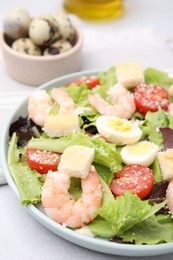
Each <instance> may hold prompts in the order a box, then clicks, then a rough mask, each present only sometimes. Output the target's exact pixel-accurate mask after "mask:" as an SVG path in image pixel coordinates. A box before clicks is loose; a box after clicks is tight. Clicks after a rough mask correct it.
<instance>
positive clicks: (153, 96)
mask: <svg viewBox="0 0 173 260" xmlns="http://www.w3.org/2000/svg"><path fill="white" fill-rule="evenodd" d="M168 99H169V94H168V92H167V91H166V90H165V89H164V88H162V87H159V86H156V85H153V84H150V85H146V84H141V85H139V86H137V87H136V88H135V91H134V100H135V104H136V109H137V110H138V111H139V112H140V113H142V114H144V115H145V114H146V113H147V112H148V111H151V112H156V111H158V109H159V108H161V109H164V110H168V105H169V100H168Z"/></svg>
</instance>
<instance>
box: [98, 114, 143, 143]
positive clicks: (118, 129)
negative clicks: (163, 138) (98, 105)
mask: <svg viewBox="0 0 173 260" xmlns="http://www.w3.org/2000/svg"><path fill="white" fill-rule="evenodd" d="M96 128H97V130H98V132H99V134H100V135H102V136H103V137H104V138H105V139H106V140H107V141H108V142H110V143H114V144H116V145H126V144H134V143H136V142H137V141H138V140H139V139H140V138H141V135H142V131H141V129H140V128H139V127H138V126H137V124H135V123H133V122H131V121H129V120H127V119H122V118H119V117H115V116H100V117H98V118H97V120H96Z"/></svg>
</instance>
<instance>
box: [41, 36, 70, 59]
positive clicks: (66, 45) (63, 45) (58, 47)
mask: <svg viewBox="0 0 173 260" xmlns="http://www.w3.org/2000/svg"><path fill="white" fill-rule="evenodd" d="M71 48H72V45H71V43H70V42H68V41H66V40H64V39H61V40H58V41H56V42H54V43H53V44H51V45H50V46H49V47H47V48H46V49H45V51H44V53H43V55H44V56H48V55H56V54H60V53H63V52H66V51H68V50H70V49H71Z"/></svg>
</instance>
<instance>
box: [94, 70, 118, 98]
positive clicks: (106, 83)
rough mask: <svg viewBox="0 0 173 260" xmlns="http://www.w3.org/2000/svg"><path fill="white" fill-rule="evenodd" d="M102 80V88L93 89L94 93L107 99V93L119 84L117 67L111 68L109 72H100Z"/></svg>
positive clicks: (99, 75)
mask: <svg viewBox="0 0 173 260" xmlns="http://www.w3.org/2000/svg"><path fill="white" fill-rule="evenodd" d="M98 77H99V79H100V83H101V84H100V86H97V87H96V88H93V89H92V93H97V94H99V95H100V96H101V97H103V98H104V99H106V98H107V91H108V89H110V88H111V87H113V86H114V85H115V83H117V79H116V74H115V67H111V68H110V69H109V70H108V71H107V72H100V73H99V74H98Z"/></svg>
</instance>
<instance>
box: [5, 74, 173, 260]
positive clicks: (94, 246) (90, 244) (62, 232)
mask: <svg viewBox="0 0 173 260" xmlns="http://www.w3.org/2000/svg"><path fill="white" fill-rule="evenodd" d="M97 73H98V71H85V72H78V73H73V74H71V75H68V76H63V77H61V78H58V79H55V80H53V81H50V82H48V83H46V84H44V85H42V86H41V87H40V88H39V89H46V90H48V89H51V88H52V87H53V86H54V87H60V86H63V85H65V84H66V83H67V82H70V81H72V80H74V79H78V78H80V77H81V76H85V75H86V76H89V75H93V74H97ZM37 90H38V88H37ZM26 115H27V99H26V100H25V101H24V102H23V103H22V104H21V105H20V106H19V107H18V108H17V109H16V110H15V111H14V112H13V114H12V115H11V116H10V117H9V118H8V119H7V120H6V123H5V126H4V129H3V133H2V136H1V163H2V168H3V172H4V175H5V178H6V180H7V182H8V184H9V186H10V187H11V188H12V190H13V191H14V193H15V194H16V195H17V196H18V198H19V193H18V190H17V187H16V185H15V183H14V181H13V178H12V176H11V174H10V172H9V169H8V165H7V151H8V142H9V136H8V131H9V126H10V124H11V123H12V122H14V121H15V120H17V119H18V117H19V116H26ZM24 208H25V209H26V210H27V211H28V212H29V213H30V214H31V215H32V216H33V217H34V218H35V219H36V220H37V221H39V222H40V223H41V224H42V225H44V226H45V227H46V228H48V229H49V230H51V231H52V232H54V233H55V234H57V235H58V236H60V237H62V238H64V239H66V240H68V241H70V242H72V243H74V244H77V245H79V246H82V247H85V248H88V249H91V250H94V251H98V252H103V253H107V254H113V255H122V256H152V255H162V254H167V253H172V252H173V243H165V244H158V245H131V244H130V245H129V244H119V243H113V242H109V241H106V240H103V239H98V238H90V237H86V236H83V235H81V234H79V233H77V232H74V231H72V230H70V229H68V228H65V227H64V226H62V225H59V224H57V223H56V222H55V221H53V220H52V219H50V218H49V217H47V216H46V215H45V214H44V213H43V211H42V210H41V208H37V207H36V206H34V205H32V204H29V205H26V206H24Z"/></svg>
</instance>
